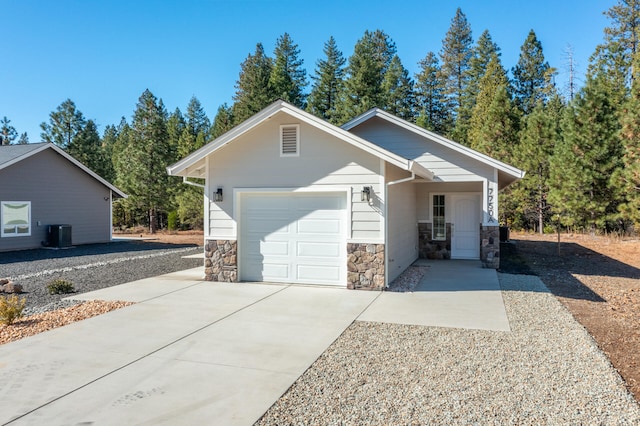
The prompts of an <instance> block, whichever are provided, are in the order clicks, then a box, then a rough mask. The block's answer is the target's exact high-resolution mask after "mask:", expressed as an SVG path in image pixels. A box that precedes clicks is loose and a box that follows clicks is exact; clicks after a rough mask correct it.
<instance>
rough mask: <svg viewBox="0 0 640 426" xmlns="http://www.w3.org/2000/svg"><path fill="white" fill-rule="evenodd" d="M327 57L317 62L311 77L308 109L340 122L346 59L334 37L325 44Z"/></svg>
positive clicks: (333, 121) (332, 120)
mask: <svg viewBox="0 0 640 426" xmlns="http://www.w3.org/2000/svg"><path fill="white" fill-rule="evenodd" d="M323 51H324V54H325V55H326V59H320V60H318V62H317V63H316V70H315V73H314V75H313V76H312V77H311V78H312V79H313V80H314V83H313V87H312V88H311V93H310V94H309V103H308V105H307V111H309V112H310V113H311V114H313V115H315V116H317V117H320V118H323V119H325V120H327V121H329V122H331V123H333V124H339V123H338V122H337V121H338V120H339V119H337V117H336V107H337V104H338V101H339V96H340V93H341V92H342V90H343V86H344V64H345V63H346V60H345V59H344V57H343V56H342V52H341V51H340V50H338V46H337V44H336V41H335V39H334V38H333V37H330V38H329V41H327V42H326V43H325V44H324V50H323Z"/></svg>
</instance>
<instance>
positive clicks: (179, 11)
mask: <svg viewBox="0 0 640 426" xmlns="http://www.w3.org/2000/svg"><path fill="white" fill-rule="evenodd" d="M616 3H617V2H616V1H615V0H555V1H549V0H538V1H535V2H531V1H521V0H487V1H480V0H468V1H465V0H460V1H458V2H451V1H446V0H445V1H443V0H440V1H431V0H422V1H413V0H405V1H402V2H398V1H389V0H387V1H378V0H369V1H334V0H325V1H320V2H305V1H299V0H298V1H265V0H254V1H247V0H237V1H219V0H210V1H204V0H203V1H188V0H186V1H179V2H178V1H150V0H135V1H131V0H129V1H121V0H110V1H94V0H76V1H68V0H56V1H49V0H46V1H45V0H41V1H35V0H32V1H30V0H0V16H2V34H3V36H2V43H1V44H0V52H1V54H2V64H1V65H0V117H2V116H7V117H8V118H9V119H10V120H11V121H12V123H11V124H12V125H13V126H14V127H15V128H16V130H17V131H18V132H20V133H21V132H28V135H29V139H30V141H31V142H38V141H40V128H39V124H40V123H41V122H43V121H48V118H49V113H50V112H51V111H53V110H54V109H55V108H56V107H57V106H58V105H60V103H62V102H63V101H64V100H65V99H67V98H70V99H71V100H73V101H74V102H75V103H76V106H77V107H78V109H79V110H80V111H82V113H83V114H84V115H85V117H87V118H91V119H94V120H95V121H96V123H97V124H98V128H99V131H100V133H102V132H103V131H104V127H105V126H106V125H108V124H117V123H118V122H119V121H120V117H122V116H124V117H125V118H126V119H127V120H130V119H131V116H132V114H133V111H134V109H135V105H136V102H137V100H138V97H139V96H140V94H141V93H142V92H143V91H144V90H145V89H147V88H148V89H150V90H151V91H152V92H153V93H154V94H155V95H156V96H157V97H159V98H162V99H163V101H164V103H165V105H166V107H167V109H168V110H169V111H173V110H174V109H175V108H176V107H179V108H180V109H181V110H182V111H184V110H185V109H186V105H187V103H188V102H189V99H190V98H191V96H193V95H195V96H196V97H197V98H198V99H199V100H200V102H201V103H202V104H203V106H204V108H205V110H206V112H207V114H208V115H209V117H210V118H211V119H213V117H214V115H215V113H216V110H217V109H218V106H219V105H221V104H222V103H224V102H227V103H229V104H231V103H232V96H233V94H234V90H235V89H234V85H235V82H236V80H237V78H238V73H239V70H240V63H241V62H242V61H243V60H244V59H245V58H246V57H247V55H248V54H249V53H252V52H253V51H254V49H255V45H256V43H258V42H261V43H263V45H264V47H265V50H266V51H267V53H268V54H269V55H271V54H272V52H273V48H274V44H275V41H276V39H277V38H278V37H279V36H280V35H282V34H283V33H284V32H288V33H289V34H290V35H291V37H292V38H293V40H294V42H296V43H297V44H298V46H299V48H300V50H301V57H302V59H304V65H305V68H306V69H307V73H308V74H312V73H313V70H314V68H315V63H316V61H317V60H318V59H319V58H321V57H322V56H323V53H322V49H323V45H324V43H325V42H326V41H327V40H328V39H329V37H330V36H331V35H333V36H334V38H335V39H336V41H337V43H338V46H339V48H340V50H342V52H343V54H344V56H345V57H347V58H348V57H349V56H350V55H351V53H352V52H353V46H354V45H355V43H356V41H357V40H358V39H359V38H361V37H362V35H363V33H364V31H365V30H367V29H369V30H375V29H382V30H384V31H385V32H386V33H387V34H389V36H390V37H391V38H392V39H393V40H394V41H395V43H396V46H397V48H398V55H399V56H400V59H401V60H402V62H403V64H404V66H405V67H406V68H408V69H409V71H410V73H411V74H412V75H413V74H415V72H416V71H417V70H418V65H417V63H418V61H419V60H420V59H422V58H423V57H424V56H425V55H426V54H427V52H429V51H434V52H438V51H439V50H440V48H441V46H442V39H443V38H444V36H445V33H446V31H447V30H448V28H449V26H450V24H451V19H452V18H453V16H454V14H455V10H456V8H457V7H460V8H462V11H463V12H464V14H465V15H466V16H467V19H468V21H469V23H470V25H471V28H472V31H473V38H474V41H475V40H477V38H478V36H480V34H481V33H482V32H483V31H484V30H485V29H488V30H489V32H490V33H491V35H492V37H493V40H494V41H495V42H496V43H497V44H498V45H499V46H500V48H501V49H502V61H503V65H504V66H505V67H506V68H507V69H510V68H512V67H513V66H514V65H515V64H516V62H517V60H518V56H519V54H520V46H521V45H522V43H523V41H524V39H525V38H526V36H527V33H528V32H529V30H530V29H533V30H534V31H535V32H536V34H537V36H538V38H539V39H540V40H541V42H542V45H543V49H544V53H545V56H546V58H547V60H548V61H549V63H550V65H551V66H553V67H556V68H558V70H559V73H560V74H559V76H558V79H557V81H558V85H559V86H563V85H564V84H565V82H566V72H565V62H566V55H565V53H564V52H565V50H566V48H567V45H569V44H570V45H572V47H573V51H574V55H575V60H576V61H577V65H578V71H579V72H580V73H582V74H583V73H584V71H585V70H586V68H587V65H588V61H589V56H590V55H591V54H592V53H593V51H594V49H595V47H596V45H597V44H599V43H600V42H601V41H602V35H603V28H604V27H605V26H607V25H609V22H608V20H607V18H606V17H605V16H604V15H603V14H602V12H604V11H605V10H607V9H608V8H610V7H611V6H613V5H614V4H616Z"/></svg>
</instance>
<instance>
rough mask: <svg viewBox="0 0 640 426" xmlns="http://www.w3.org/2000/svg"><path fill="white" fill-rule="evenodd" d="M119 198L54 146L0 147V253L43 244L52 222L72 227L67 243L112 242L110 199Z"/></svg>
mask: <svg viewBox="0 0 640 426" xmlns="http://www.w3.org/2000/svg"><path fill="white" fill-rule="evenodd" d="M121 197H122V198H126V197H127V195H126V194H124V193H123V192H122V191H120V190H119V189H118V188H116V187H115V186H113V185H112V184H110V183H109V182H107V181H106V180H104V179H103V178H101V177H100V176H98V175H97V174H95V173H94V172H92V171H91V170H89V169H88V168H87V167H86V166H84V165H83V164H81V163H80V162H79V161H77V160H76V159H74V158H73V157H72V156H70V155H69V154H67V153H66V152H65V151H64V150H62V149H61V148H59V147H57V146H56V145H54V144H51V143H35V144H25V145H5V146H0V225H1V228H0V251H7V250H21V249H31V248H37V247H42V245H43V243H44V244H46V243H47V241H48V236H49V226H50V225H69V226H70V228H69V227H65V229H67V231H65V238H66V236H68V233H69V232H70V234H71V241H70V242H69V244H74V245H77V244H89V243H101V242H108V241H110V240H111V236H112V233H111V232H112V220H111V216H112V210H111V205H112V203H111V201H112V200H113V199H114V198H121ZM55 229H57V228H55Z"/></svg>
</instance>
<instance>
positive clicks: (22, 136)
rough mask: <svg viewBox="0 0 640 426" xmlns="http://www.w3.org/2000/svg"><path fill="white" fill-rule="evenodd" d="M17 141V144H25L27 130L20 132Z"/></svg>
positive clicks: (27, 138)
mask: <svg viewBox="0 0 640 426" xmlns="http://www.w3.org/2000/svg"><path fill="white" fill-rule="evenodd" d="M17 143H18V145H25V144H28V143H29V136H28V135H27V132H23V133H20V137H19V138H18V142H17ZM0 145H1V144H0Z"/></svg>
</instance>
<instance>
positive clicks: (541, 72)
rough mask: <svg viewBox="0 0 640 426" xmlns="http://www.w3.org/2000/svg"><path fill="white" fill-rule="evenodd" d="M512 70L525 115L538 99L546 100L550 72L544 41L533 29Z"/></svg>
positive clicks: (518, 97) (518, 98)
mask: <svg viewBox="0 0 640 426" xmlns="http://www.w3.org/2000/svg"><path fill="white" fill-rule="evenodd" d="M551 71H553V70H551ZM512 72H513V86H514V92H515V93H514V94H515V99H516V104H517V105H518V107H519V108H520V109H521V110H522V111H523V112H524V114H525V115H526V114H529V113H530V112H531V111H532V110H533V108H534V107H535V106H536V104H537V103H538V101H546V95H547V93H546V92H545V90H544V89H545V87H547V84H548V81H547V80H548V78H549V72H550V67H549V63H548V62H547V61H545V59H544V53H543V52H542V43H540V41H539V40H538V38H537V37H536V33H535V32H534V31H533V30H531V31H529V34H528V35H527V38H526V40H525V41H524V44H523V45H522V47H520V58H519V59H518V64H517V65H516V66H515V67H514V68H513V70H512Z"/></svg>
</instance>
